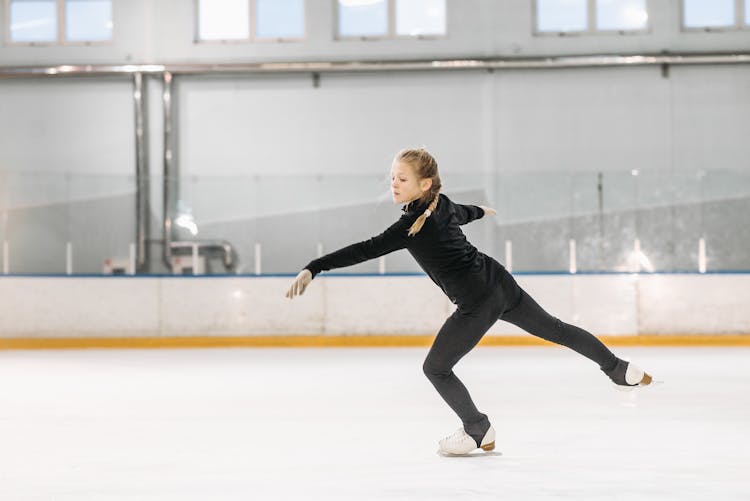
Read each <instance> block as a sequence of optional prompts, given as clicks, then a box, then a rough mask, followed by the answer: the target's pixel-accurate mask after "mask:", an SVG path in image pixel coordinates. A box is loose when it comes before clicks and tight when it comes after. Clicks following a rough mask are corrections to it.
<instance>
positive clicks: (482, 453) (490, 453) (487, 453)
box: [437, 449, 503, 458]
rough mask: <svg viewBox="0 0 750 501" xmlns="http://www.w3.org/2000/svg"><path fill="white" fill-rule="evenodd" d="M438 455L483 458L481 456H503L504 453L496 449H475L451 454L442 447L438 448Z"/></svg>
mask: <svg viewBox="0 0 750 501" xmlns="http://www.w3.org/2000/svg"><path fill="white" fill-rule="evenodd" d="M437 455H438V456H442V457H444V458H481V457H489V456H502V455H503V453H502V452H499V451H495V450H492V451H485V450H475V451H473V452H469V453H467V454H451V453H450V452H443V451H441V450H440V449H438V451H437Z"/></svg>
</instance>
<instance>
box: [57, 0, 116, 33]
mask: <svg viewBox="0 0 750 501" xmlns="http://www.w3.org/2000/svg"><path fill="white" fill-rule="evenodd" d="M65 38H66V39H67V40H70V41H72V42H85V41H103V40H112V2H111V0H67V1H66V2H65Z"/></svg>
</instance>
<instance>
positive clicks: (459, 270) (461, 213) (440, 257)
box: [305, 194, 502, 308]
mask: <svg viewBox="0 0 750 501" xmlns="http://www.w3.org/2000/svg"><path fill="white" fill-rule="evenodd" d="M426 208H427V204H419V203H417V202H412V203H410V204H407V205H406V206H404V208H403V212H404V213H403V215H402V216H401V218H400V219H399V220H398V221H396V222H395V223H394V224H393V225H391V226H390V227H389V228H388V229H386V230H385V231H384V232H383V233H381V234H380V235H377V236H375V237H372V238H370V239H369V240H364V241H362V242H359V243H356V244H352V245H349V246H347V247H344V248H342V249H339V250H337V251H335V252H332V253H330V254H327V255H325V256H323V257H320V258H318V259H315V260H313V261H311V262H310V263H309V264H308V265H307V266H305V268H307V269H308V270H310V272H312V275H313V277H315V276H316V275H317V274H318V273H320V272H321V271H325V270H330V269H333V268H342V267H344V266H351V265H354V264H357V263H361V262H363V261H368V260H370V259H375V258H377V257H380V256H383V255H385V254H388V253H390V252H393V251H396V250H399V249H404V248H405V249H407V250H408V251H409V253H410V254H411V255H412V256H414V259H416V260H417V263H419V266H420V267H421V268H422V269H423V270H424V271H425V273H427V275H428V276H429V277H430V278H431V279H432V281H433V282H435V283H436V284H437V285H438V287H440V288H441V289H442V290H443V292H444V293H445V294H446V295H447V296H448V297H449V298H450V300H451V301H452V302H453V303H455V304H457V305H458V306H459V307H462V308H465V307H471V306H473V305H476V304H478V303H480V302H481V301H482V300H484V299H485V298H486V297H487V296H489V294H491V293H492V291H493V290H494V287H495V286H496V285H497V284H498V283H499V280H500V276H501V270H502V266H501V265H500V263H498V262H497V261H496V260H494V259H493V258H491V257H489V256H487V255H485V254H482V253H481V252H479V251H478V250H477V249H476V247H474V246H473V245H471V244H470V243H469V241H468V240H466V237H465V236H464V234H463V232H462V231H461V228H460V226H461V225H463V224H466V223H469V222H471V221H473V220H475V219H479V218H481V217H483V216H484V210H482V208H481V207H477V206H475V205H461V204H457V203H453V202H452V201H451V200H450V199H449V198H448V197H447V196H445V195H443V194H440V198H439V200H438V204H437V208H436V209H435V212H433V213H432V214H431V215H430V216H429V217H428V218H427V219H426V221H425V224H424V226H423V227H422V229H421V230H420V231H419V233H417V234H416V235H414V236H408V232H409V228H410V227H411V225H412V224H413V223H414V221H415V220H416V219H417V218H418V217H419V216H420V215H421V214H422V213H423V212H424V210H425V209H426Z"/></svg>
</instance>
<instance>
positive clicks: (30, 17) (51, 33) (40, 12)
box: [10, 0, 58, 43]
mask: <svg viewBox="0 0 750 501" xmlns="http://www.w3.org/2000/svg"><path fill="white" fill-rule="evenodd" d="M57 38H58V36H57V0H11V2H10V41H11V42H20V43H25V42H52V43H54V42H56V41H57Z"/></svg>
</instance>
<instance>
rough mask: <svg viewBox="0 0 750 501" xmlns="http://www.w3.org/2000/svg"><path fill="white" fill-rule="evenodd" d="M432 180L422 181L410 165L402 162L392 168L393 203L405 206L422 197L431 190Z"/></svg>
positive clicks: (394, 163)
mask: <svg viewBox="0 0 750 501" xmlns="http://www.w3.org/2000/svg"><path fill="white" fill-rule="evenodd" d="M431 185H432V181H431V180H430V179H420V178H419V176H418V175H417V172H416V170H415V169H414V167H412V166H411V165H410V164H408V163H406V162H401V161H398V160H397V161H395V162H393V165H392V166H391V195H392V196H393V203H395V204H405V203H409V202H411V201H413V200H416V199H417V198H419V197H421V196H422V195H423V194H424V193H425V192H426V191H428V190H429V189H430V186H431Z"/></svg>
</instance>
